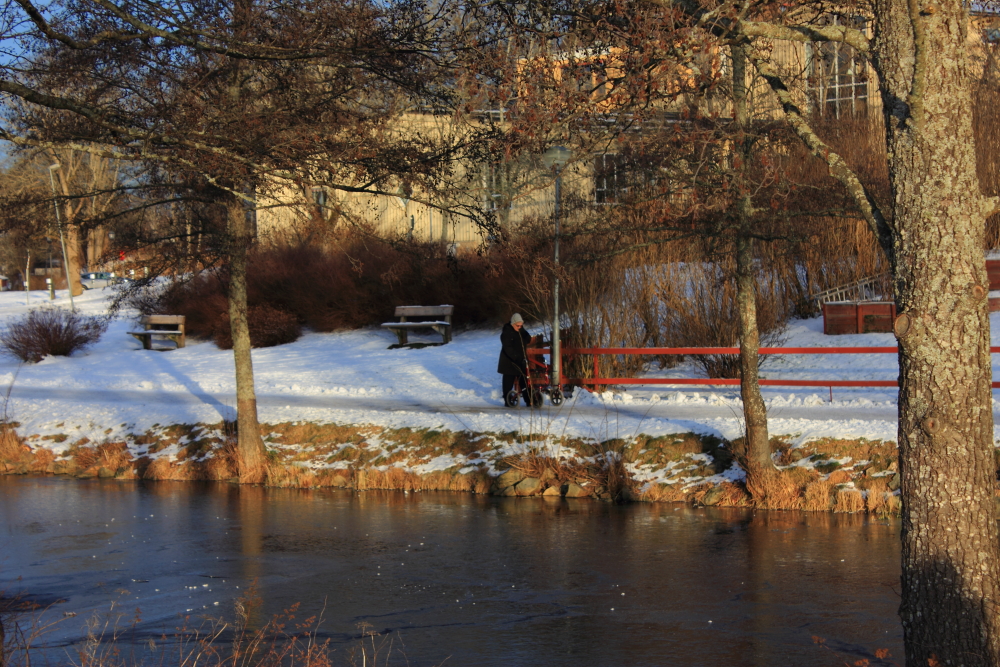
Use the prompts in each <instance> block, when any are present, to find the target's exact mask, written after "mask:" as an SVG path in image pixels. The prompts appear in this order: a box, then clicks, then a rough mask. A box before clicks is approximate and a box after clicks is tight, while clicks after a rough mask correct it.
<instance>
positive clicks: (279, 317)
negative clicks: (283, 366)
mask: <svg viewBox="0 0 1000 667" xmlns="http://www.w3.org/2000/svg"><path fill="white" fill-rule="evenodd" d="M247 324H248V325H249V327H250V345H251V346H252V347H274V346H275V345H284V344H285V343H291V342H294V341H296V340H298V338H299V336H301V335H302V326H301V325H300V324H299V321H298V319H297V318H296V317H295V315H292V314H291V313H287V312H285V311H283V310H278V309H277V308H273V307H271V306H269V305H267V304H261V305H259V306H252V307H251V308H249V309H248V310H247ZM214 340H215V344H216V345H218V346H219V348H220V349H223V350H231V349H232V348H233V332H232V329H231V328H230V326H229V316H228V315H227V316H226V317H225V318H223V321H222V322H220V326H219V327H218V328H217V329H216V331H215V336H214Z"/></svg>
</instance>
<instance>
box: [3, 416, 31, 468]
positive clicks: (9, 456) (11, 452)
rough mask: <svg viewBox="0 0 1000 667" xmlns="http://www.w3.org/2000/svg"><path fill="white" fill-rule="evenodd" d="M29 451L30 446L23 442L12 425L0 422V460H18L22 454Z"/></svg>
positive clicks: (4, 461)
mask: <svg viewBox="0 0 1000 667" xmlns="http://www.w3.org/2000/svg"><path fill="white" fill-rule="evenodd" d="M30 451H31V448H30V447H28V446H27V445H25V444H24V440H23V439H22V438H21V436H19V435H18V434H17V430H15V428H14V427H13V426H12V425H10V424H0V462H3V463H13V462H15V461H20V460H21V458H22V457H23V456H24V454H25V453H26V452H30Z"/></svg>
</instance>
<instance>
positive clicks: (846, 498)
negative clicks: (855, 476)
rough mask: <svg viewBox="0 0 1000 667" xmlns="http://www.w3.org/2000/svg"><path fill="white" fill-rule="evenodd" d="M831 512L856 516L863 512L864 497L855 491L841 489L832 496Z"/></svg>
mask: <svg viewBox="0 0 1000 667" xmlns="http://www.w3.org/2000/svg"><path fill="white" fill-rule="evenodd" d="M834 498H835V500H834V504H833V511H834V512H842V513H845V514H857V513H858V512H863V511H865V500H864V496H863V495H862V494H861V492H860V491H858V490H857V489H850V488H843V489H840V490H839V491H837V493H836V495H835V496H834Z"/></svg>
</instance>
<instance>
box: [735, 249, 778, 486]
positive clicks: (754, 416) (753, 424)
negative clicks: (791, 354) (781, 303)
mask: <svg viewBox="0 0 1000 667" xmlns="http://www.w3.org/2000/svg"><path fill="white" fill-rule="evenodd" d="M736 247H737V249H736V302H737V308H738V309H739V315H740V397H741V398H742V399H743V420H744V425H745V428H746V435H745V436H744V443H743V451H742V455H741V456H740V457H739V459H738V461H739V463H740V465H741V466H743V469H744V470H745V471H746V474H747V479H746V486H747V492H748V493H749V494H750V496H751V497H752V498H753V499H754V502H756V503H758V504H762V505H766V504H767V494H768V490H769V489H770V488H771V485H770V484H769V481H770V480H771V479H772V478H773V476H774V475H775V473H776V472H777V471H776V469H775V467H774V462H773V461H772V460H771V443H770V438H769V437H768V433H767V407H766V406H765V405H764V397H763V396H761V394H760V382H759V380H760V374H759V372H758V366H759V359H760V356H759V352H758V350H759V349H760V332H759V330H758V329H757V302H756V284H755V279H754V273H753V241H752V240H751V239H749V238H746V237H742V236H741V237H739V238H738V239H737V240H736Z"/></svg>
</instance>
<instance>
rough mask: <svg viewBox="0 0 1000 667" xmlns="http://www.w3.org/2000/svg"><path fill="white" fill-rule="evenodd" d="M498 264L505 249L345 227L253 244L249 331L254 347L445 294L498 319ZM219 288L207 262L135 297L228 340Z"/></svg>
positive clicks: (147, 309) (502, 300) (506, 289)
mask: <svg viewBox="0 0 1000 667" xmlns="http://www.w3.org/2000/svg"><path fill="white" fill-rule="evenodd" d="M504 267H505V257H504V256H503V255H496V256H492V257H485V256H480V255H472V254H463V255H460V256H458V257H450V256H449V255H448V252H447V247H446V246H445V245H444V244H440V243H416V242H409V243H407V242H400V243H389V242H386V241H381V240H378V239H371V238H366V237H361V236H352V235H350V234H348V235H347V236H346V237H345V238H342V239H339V240H336V241H335V242H331V243H330V244H329V245H327V246H325V247H318V246H311V245H306V244H300V245H294V246H279V247H270V248H263V249H259V250H257V251H256V252H254V253H253V255H252V256H251V258H250V264H249V270H248V277H247V301H248V305H249V311H250V312H249V313H248V315H249V317H250V320H251V322H250V335H251V339H252V340H254V341H255V342H254V346H255V347H262V346H266V345H278V344H281V343H286V342H291V341H293V340H295V339H296V338H297V337H298V335H299V331H300V327H303V326H304V327H309V328H311V329H313V330H314V331H334V330H337V329H351V328H358V327H363V326H371V325H373V324H377V323H379V322H386V321H388V320H390V319H392V318H393V312H394V309H395V306H399V305H405V304H421V305H438V304H452V305H454V306H455V318H454V323H455V324H456V325H457V326H462V325H469V324H483V323H497V322H500V321H504V320H506V319H507V318H508V317H509V316H510V312H512V310H516V309H517V306H516V303H517V300H518V297H517V295H516V288H515V287H514V285H513V281H512V280H511V279H510V278H509V277H508V278H505V277H504V275H505V274H504V272H505V270H506V269H505V268H504ZM227 289H228V276H227V275H226V274H225V272H224V271H216V272H206V273H203V274H201V275H199V276H197V277H194V278H192V279H190V280H187V281H184V282H177V283H175V284H173V285H171V286H169V287H168V288H166V289H165V290H164V291H163V292H162V293H161V294H159V296H158V298H157V300H156V301H155V303H149V304H145V303H144V304H140V305H141V308H140V311H141V312H144V313H152V312H158V313H169V314H177V315H184V316H186V318H187V321H186V324H187V331H188V334H189V335H192V336H198V337H201V338H210V339H213V340H215V341H216V343H217V344H219V345H220V347H231V346H232V342H231V340H230V339H231V334H230V332H229V313H228V305H227V299H226V291H227ZM512 304H513V305H512ZM255 312H256V313H257V315H254V313H255ZM276 314H277V315H276ZM279 319H280V322H278V321H277V320H279ZM293 320H294V325H293ZM279 324H280V326H278V325H279ZM265 329H267V331H265ZM293 331H294V335H293ZM265 341H270V342H265Z"/></svg>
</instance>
